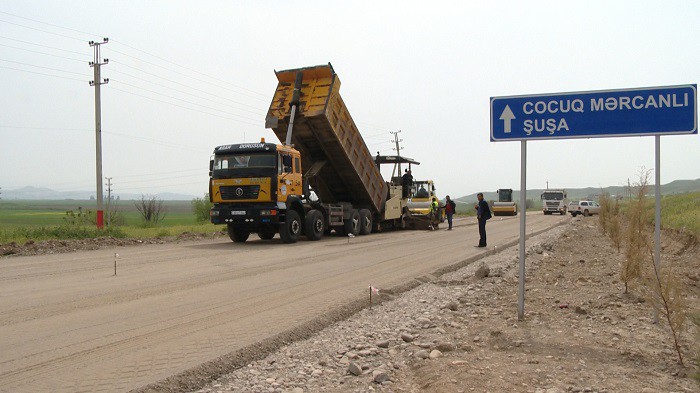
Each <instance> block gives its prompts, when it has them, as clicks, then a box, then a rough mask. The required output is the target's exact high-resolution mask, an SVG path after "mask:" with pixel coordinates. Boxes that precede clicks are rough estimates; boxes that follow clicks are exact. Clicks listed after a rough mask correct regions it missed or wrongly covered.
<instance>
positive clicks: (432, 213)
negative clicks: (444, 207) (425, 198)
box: [430, 197, 440, 223]
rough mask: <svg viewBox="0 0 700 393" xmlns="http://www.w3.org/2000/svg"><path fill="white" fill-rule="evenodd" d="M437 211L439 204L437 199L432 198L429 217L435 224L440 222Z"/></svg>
mask: <svg viewBox="0 0 700 393" xmlns="http://www.w3.org/2000/svg"><path fill="white" fill-rule="evenodd" d="M439 210H440V203H439V202H438V199H437V198H436V197H433V199H432V201H431V202H430V216H431V217H432V218H433V221H434V222H436V223H437V222H440V217H439Z"/></svg>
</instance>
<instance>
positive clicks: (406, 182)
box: [401, 169, 413, 199]
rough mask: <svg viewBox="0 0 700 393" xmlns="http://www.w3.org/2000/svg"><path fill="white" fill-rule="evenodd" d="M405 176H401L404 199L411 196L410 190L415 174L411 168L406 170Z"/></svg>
mask: <svg viewBox="0 0 700 393" xmlns="http://www.w3.org/2000/svg"><path fill="white" fill-rule="evenodd" d="M405 172H406V173H404V175H403V176H401V191H402V192H401V194H402V198H403V199H407V198H408V197H409V196H410V192H409V190H410V189H411V187H412V186H413V175H412V174H411V170H410V169H406V170H405Z"/></svg>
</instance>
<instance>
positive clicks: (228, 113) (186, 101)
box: [111, 78, 258, 121]
mask: <svg viewBox="0 0 700 393" xmlns="http://www.w3.org/2000/svg"><path fill="white" fill-rule="evenodd" d="M111 81H112V82H116V83H120V84H123V85H127V86H130V87H134V88H137V89H140V90H143V91H147V92H149V93H153V94H157V95H159V96H163V97H167V98H170V99H173V100H178V101H182V102H185V103H188V104H191V105H196V106H201V107H202V108H206V109H211V110H214V111H219V112H221V113H225V114H227V115H231V116H238V117H240V118H242V119H246V120H252V121H256V120H258V119H253V118H250V117H245V116H241V115H239V114H237V113H232V112H226V111H222V110H220V109H217V108H212V107H210V106H206V105H202V104H197V103H196V102H192V101H188V100H185V99H182V98H177V97H173V96H169V95H167V94H163V93H159V92H157V91H154V90H149V89H144V88H143V87H140V86H136V85H132V84H131V83H127V82H124V81H121V80H115V79H114V78H112V79H111Z"/></svg>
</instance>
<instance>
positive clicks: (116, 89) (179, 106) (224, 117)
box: [112, 87, 260, 126]
mask: <svg viewBox="0 0 700 393" xmlns="http://www.w3.org/2000/svg"><path fill="white" fill-rule="evenodd" d="M112 90H115V91H119V92H122V93H126V94H131V95H135V96H138V97H143V98H146V99H149V100H152V101H157V102H162V103H164V104H168V105H172V106H176V107H178V108H183V109H187V110H189V111H193V112H199V113H204V114H206V115H209V116H215V117H220V118H222V119H226V120H232V121H236V122H239V123H245V124H250V125H253V126H260V124H255V123H251V122H248V121H243V120H239V119H233V118H230V117H226V116H221V115H217V114H215V113H209V112H204V111H200V110H197V109H192V108H188V107H186V106H182V105H178V104H175V103H172V102H168V101H163V100H159V99H157V98H153V97H148V96H145V95H142V94H138V93H134V92H131V91H127V90H122V89H119V88H116V87H112Z"/></svg>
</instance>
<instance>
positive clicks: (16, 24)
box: [0, 12, 85, 42]
mask: <svg viewBox="0 0 700 393" xmlns="http://www.w3.org/2000/svg"><path fill="white" fill-rule="evenodd" d="M3 13H4V12H3ZM0 22H3V23H7V24H10V25H15V26H19V27H23V28H25V29H30V30H36V31H40V32H42V33H47V34H52V35H55V36H59V37H64V38H70V39H72V40H76V41H81V42H85V40H84V39H80V38H75V37H71V36H68V35H65V34H60V33H54V32H51V31H47V30H42V29H37V28H36V27H30V26H25V25H21V24H19V23H14V22H8V21H6V20H3V19H0Z"/></svg>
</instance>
